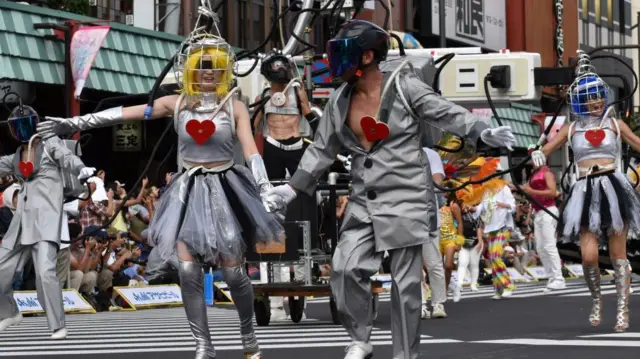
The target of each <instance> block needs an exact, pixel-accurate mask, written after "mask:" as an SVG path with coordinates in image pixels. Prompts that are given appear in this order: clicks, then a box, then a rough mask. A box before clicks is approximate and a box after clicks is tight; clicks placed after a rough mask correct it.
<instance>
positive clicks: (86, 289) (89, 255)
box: [69, 223, 107, 298]
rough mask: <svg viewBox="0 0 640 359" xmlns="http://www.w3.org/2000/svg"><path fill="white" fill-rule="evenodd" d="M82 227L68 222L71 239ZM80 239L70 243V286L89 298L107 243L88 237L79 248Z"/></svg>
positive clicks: (74, 237)
mask: <svg viewBox="0 0 640 359" xmlns="http://www.w3.org/2000/svg"><path fill="white" fill-rule="evenodd" d="M81 232H82V227H81V226H80V225H79V224H77V223H69V234H70V237H71V238H72V240H73V239H76V238H78V236H79V235H80V233H81ZM80 243H81V242H80V241H75V242H73V243H72V244H71V250H70V252H71V253H70V254H71V256H70V263H71V284H70V287H71V288H73V289H75V290H77V291H78V292H80V293H82V294H84V296H85V297H86V298H91V294H92V293H93V290H94V288H95V287H96V284H97V281H98V272H97V271H96V270H97V269H98V264H99V263H100V260H101V258H102V255H101V253H102V252H103V251H104V250H105V249H106V248H107V243H106V242H104V241H102V242H98V241H97V240H96V238H89V239H87V240H86V241H85V242H84V248H81V245H80Z"/></svg>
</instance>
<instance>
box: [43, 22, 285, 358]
mask: <svg viewBox="0 0 640 359" xmlns="http://www.w3.org/2000/svg"><path fill="white" fill-rule="evenodd" d="M187 41H188V44H187V45H188V46H185V47H184V50H182V52H181V53H179V54H178V60H177V61H176V79H181V85H182V86H181V89H182V94H181V95H180V96H178V95H172V96H166V97H162V98H160V99H158V100H156V102H155V106H154V107H153V111H152V114H151V118H153V119H156V118H165V117H168V116H172V115H173V116H174V127H175V130H176V132H177V134H178V145H179V155H180V157H181V159H182V162H183V167H184V170H183V171H182V173H181V174H177V175H175V176H174V177H173V178H172V180H171V183H170V184H169V185H168V188H167V190H166V192H165V193H164V194H163V195H162V197H161V198H160V200H159V202H158V205H157V209H156V213H155V215H154V217H153V219H152V221H151V223H150V225H149V236H150V237H151V239H152V240H153V241H154V242H155V244H156V247H155V249H154V252H155V253H154V256H153V260H150V262H149V265H148V268H149V270H154V269H159V268H162V267H163V266H164V265H166V264H167V263H169V262H170V261H171V259H172V257H174V258H175V255H176V253H177V257H178V262H179V265H178V272H179V276H180V282H181V288H182V299H183V302H184V307H185V311H186V313H187V318H188V320H189V324H190V326H191V331H192V333H193V336H194V338H195V340H196V343H197V347H196V356H195V357H196V359H209V358H215V350H214V347H213V345H212V343H211V336H210V333H209V327H208V323H207V311H206V306H205V302H204V296H203V264H204V263H209V264H218V265H220V266H221V267H222V268H223V269H222V270H223V272H224V277H225V281H226V283H227V285H228V286H229V288H230V290H231V295H232V297H233V300H234V302H235V305H236V308H237V310H238V314H239V317H240V331H241V335H242V344H243V347H244V357H245V359H259V358H261V357H262V356H261V352H260V350H259V346H258V342H257V339H256V336H255V333H254V329H253V288H252V285H251V281H250V280H249V277H248V276H247V274H246V272H245V270H244V254H245V251H246V249H247V248H248V247H249V246H253V245H255V243H256V242H261V243H265V244H268V243H272V242H275V241H280V240H281V237H282V236H283V235H284V230H283V227H282V226H281V224H280V223H279V221H278V219H277V218H276V216H275V215H274V214H271V213H268V212H267V210H266V207H265V205H264V204H263V201H262V198H261V197H262V194H264V193H265V191H267V190H268V189H269V188H271V184H270V182H269V179H268V177H267V173H266V170H265V168H264V163H263V161H262V158H261V156H260V155H259V154H258V150H257V148H256V144H255V142H254V140H253V135H252V132H251V124H250V119H249V113H248V110H247V107H246V106H245V105H244V104H243V103H242V102H240V101H238V100H236V99H234V98H233V97H232V96H233V94H234V92H235V91H236V89H233V90H230V87H231V84H232V73H233V67H234V66H235V57H234V54H233V50H232V49H231V47H230V46H229V44H227V43H226V41H225V40H224V39H222V38H221V37H220V36H217V35H211V34H208V33H199V34H194V33H192V35H191V36H190V39H188V40H187ZM144 115H145V105H140V106H133V107H126V108H122V107H118V108H112V109H109V110H106V111H102V112H99V113H94V114H88V115H85V116H78V117H74V118H70V119H59V118H49V121H48V122H46V123H42V124H41V125H40V126H39V127H38V130H39V131H40V132H41V133H43V134H48V133H52V134H62V133H71V132H75V131H81V130H82V131H86V130H88V129H91V128H97V127H104V126H113V125H116V124H119V123H122V122H124V121H136V120H142V119H143V118H144ZM236 133H237V139H238V140H239V141H240V144H241V145H242V148H243V152H244V156H245V159H246V161H247V164H248V167H249V169H247V167H245V166H240V165H234V163H233V149H234V145H235V139H236Z"/></svg>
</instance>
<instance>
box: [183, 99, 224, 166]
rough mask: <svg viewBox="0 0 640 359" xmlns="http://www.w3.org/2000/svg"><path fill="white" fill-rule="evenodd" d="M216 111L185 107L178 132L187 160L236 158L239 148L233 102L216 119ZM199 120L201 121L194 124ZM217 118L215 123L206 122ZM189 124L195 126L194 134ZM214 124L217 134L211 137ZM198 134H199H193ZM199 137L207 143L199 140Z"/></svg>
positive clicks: (214, 132)
mask: <svg viewBox="0 0 640 359" xmlns="http://www.w3.org/2000/svg"><path fill="white" fill-rule="evenodd" d="M212 114H213V111H210V110H208V111H206V112H204V111H202V112H201V111H197V110H189V109H182V110H181V111H180V113H179V115H178V118H177V121H176V123H175V129H176V132H177V134H178V149H179V152H180V156H182V158H183V159H184V160H186V161H189V162H195V163H208V162H227V161H231V160H233V157H234V148H235V129H234V126H235V121H234V119H233V115H232V114H233V106H232V102H231V101H229V102H228V103H227V104H225V105H224V108H223V109H222V110H220V112H218V113H217V114H216V116H215V117H214V118H213V119H212V118H211V115H212ZM192 120H196V121H198V122H200V124H198V123H197V122H194V123H190V122H189V121H192ZM211 120H213V124H214V126H210V124H206V121H211ZM187 126H192V128H191V134H190V133H189V131H188V129H187ZM212 127H213V128H214V130H213V134H211V135H210V137H209V136H208V135H209V134H210V133H211V131H212ZM192 134H194V135H195V136H192ZM196 140H201V141H203V142H201V143H198V142H197V141H196Z"/></svg>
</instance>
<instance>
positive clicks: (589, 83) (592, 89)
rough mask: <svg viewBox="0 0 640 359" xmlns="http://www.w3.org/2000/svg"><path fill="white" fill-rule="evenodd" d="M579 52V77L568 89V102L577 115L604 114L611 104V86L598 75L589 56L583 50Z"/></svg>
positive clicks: (592, 115)
mask: <svg viewBox="0 0 640 359" xmlns="http://www.w3.org/2000/svg"><path fill="white" fill-rule="evenodd" d="M578 54H579V55H578V57H579V60H578V67H577V70H576V75H577V78H576V79H575V80H574V81H573V83H572V84H571V86H570V87H569V89H568V90H567V102H568V103H569V106H570V108H571V112H572V114H573V115H575V116H579V117H594V116H602V114H604V112H605V110H606V107H607V106H608V105H609V100H610V90H609V86H608V85H607V83H606V82H604V80H602V78H601V77H600V76H598V74H597V73H596V70H595V68H594V67H593V65H591V60H590V58H589V56H588V55H587V54H585V53H584V52H582V51H578Z"/></svg>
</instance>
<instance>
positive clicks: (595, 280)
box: [582, 264, 602, 327]
mask: <svg viewBox="0 0 640 359" xmlns="http://www.w3.org/2000/svg"><path fill="white" fill-rule="evenodd" d="M582 270H583V271H584V280H585V282H587V287H588V288H589V292H591V299H593V306H592V307H591V314H589V322H591V325H593V326H594V327H597V326H598V325H600V320H601V319H602V293H600V268H598V267H587V266H585V265H584V264H583V265H582Z"/></svg>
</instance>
